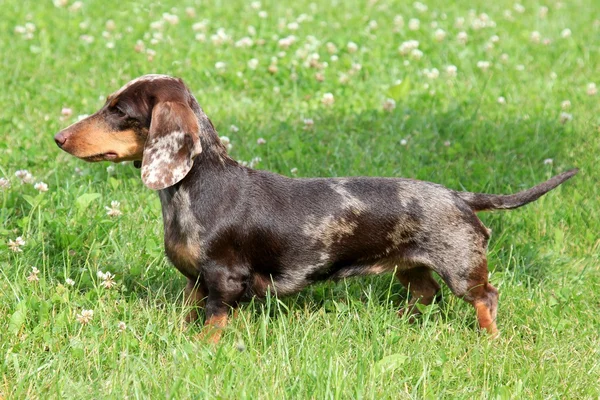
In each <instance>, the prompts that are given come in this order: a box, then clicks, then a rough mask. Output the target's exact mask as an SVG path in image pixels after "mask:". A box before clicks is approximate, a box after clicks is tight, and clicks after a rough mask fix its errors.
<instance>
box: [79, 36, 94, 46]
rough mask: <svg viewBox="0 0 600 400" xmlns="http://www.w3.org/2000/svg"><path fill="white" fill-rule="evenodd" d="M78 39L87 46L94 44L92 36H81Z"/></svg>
mask: <svg viewBox="0 0 600 400" xmlns="http://www.w3.org/2000/svg"><path fill="white" fill-rule="evenodd" d="M79 39H80V40H81V41H82V42H84V43H87V44H90V43H94V37H93V36H92V35H81V36H79Z"/></svg>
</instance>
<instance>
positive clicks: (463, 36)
mask: <svg viewBox="0 0 600 400" xmlns="http://www.w3.org/2000/svg"><path fill="white" fill-rule="evenodd" d="M456 40H457V41H458V43H460V44H466V43H467V41H468V40H469V35H467V32H464V31H463V32H458V34H457V35H456Z"/></svg>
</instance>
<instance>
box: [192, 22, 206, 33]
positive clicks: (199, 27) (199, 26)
mask: <svg viewBox="0 0 600 400" xmlns="http://www.w3.org/2000/svg"><path fill="white" fill-rule="evenodd" d="M207 25H208V21H207V20H203V21H200V22H195V23H194V24H193V25H192V30H193V31H194V32H205V31H206V26H207Z"/></svg>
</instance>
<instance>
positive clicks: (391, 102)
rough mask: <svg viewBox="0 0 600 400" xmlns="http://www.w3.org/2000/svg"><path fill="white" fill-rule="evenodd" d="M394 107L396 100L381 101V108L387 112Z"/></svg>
mask: <svg viewBox="0 0 600 400" xmlns="http://www.w3.org/2000/svg"><path fill="white" fill-rule="evenodd" d="M395 108H396V102H395V101H394V99H385V100H384V102H383V109H384V110H385V111H387V112H392V111H393V110H394V109H395Z"/></svg>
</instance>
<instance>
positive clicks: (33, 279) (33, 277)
mask: <svg viewBox="0 0 600 400" xmlns="http://www.w3.org/2000/svg"><path fill="white" fill-rule="evenodd" d="M39 273H40V270H39V269H37V268H36V267H31V273H30V274H29V276H28V277H27V281H29V282H38V281H39V280H40V278H39V277H38V274H39Z"/></svg>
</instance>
